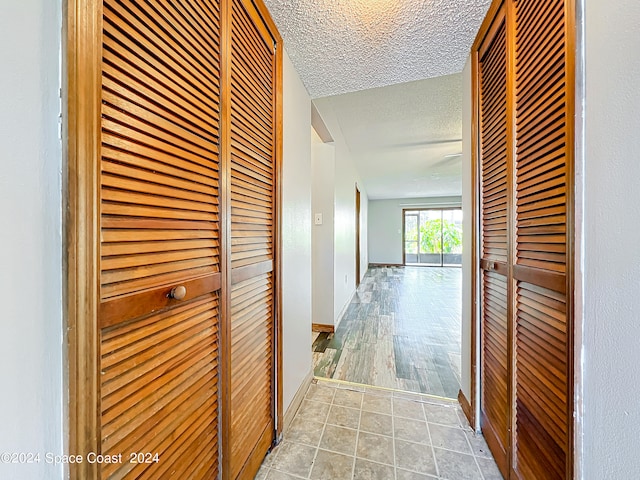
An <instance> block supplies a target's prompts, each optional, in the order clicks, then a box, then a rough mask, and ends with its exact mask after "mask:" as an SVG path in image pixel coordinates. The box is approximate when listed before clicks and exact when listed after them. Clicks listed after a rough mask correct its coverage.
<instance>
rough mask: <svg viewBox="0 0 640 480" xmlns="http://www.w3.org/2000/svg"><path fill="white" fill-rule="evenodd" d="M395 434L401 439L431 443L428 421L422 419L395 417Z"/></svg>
mask: <svg viewBox="0 0 640 480" xmlns="http://www.w3.org/2000/svg"><path fill="white" fill-rule="evenodd" d="M393 435H394V437H395V438H398V439H400V440H407V441H409V442H415V443H424V444H427V445H430V444H431V439H430V438H429V429H428V428H427V422H424V421H420V420H413V419H410V418H402V417H395V418H394V420H393Z"/></svg>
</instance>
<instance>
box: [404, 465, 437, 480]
mask: <svg viewBox="0 0 640 480" xmlns="http://www.w3.org/2000/svg"><path fill="white" fill-rule="evenodd" d="M434 478H438V477H435V476H433V475H425V474H424V473H417V472H410V471H409V470H402V469H401V468H396V480H433V479H434Z"/></svg>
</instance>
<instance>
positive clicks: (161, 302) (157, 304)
mask: <svg viewBox="0 0 640 480" xmlns="http://www.w3.org/2000/svg"><path fill="white" fill-rule="evenodd" d="M182 285H184V286H185V287H186V288H187V296H186V297H185V298H184V299H183V300H175V299H172V298H169V293H170V292H171V289H172V288H173V286H171V287H161V288H158V289H155V290H152V291H146V292H140V293H137V294H132V295H129V296H128V297H127V299H126V301H123V299H122V298H118V297H116V298H112V299H110V300H108V301H106V302H102V303H101V304H100V328H106V327H110V326H113V325H116V324H117V323H120V322H125V321H127V320H128V319H131V318H135V317H137V316H140V315H141V314H143V313H145V312H156V311H159V310H162V309H165V308H170V307H171V306H173V305H175V304H176V303H179V302H185V301H188V300H190V299H192V298H196V297H198V296H200V295H203V294H205V293H210V292H214V291H216V290H219V289H220V274H219V273H214V274H212V275H209V276H207V277H204V278H200V279H194V280H189V281H186V282H183V283H182Z"/></svg>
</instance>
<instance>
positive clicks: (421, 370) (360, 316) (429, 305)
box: [312, 267, 462, 398]
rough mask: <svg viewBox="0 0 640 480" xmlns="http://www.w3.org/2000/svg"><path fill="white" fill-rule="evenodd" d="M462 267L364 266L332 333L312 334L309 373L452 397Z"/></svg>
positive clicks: (457, 372) (457, 386)
mask: <svg viewBox="0 0 640 480" xmlns="http://www.w3.org/2000/svg"><path fill="white" fill-rule="evenodd" d="M461 302H462V271H461V269H459V268H435V267H371V268H369V270H368V271H367V274H366V275H365V277H364V279H363V281H362V283H361V284H360V286H359V287H358V289H357V291H356V294H355V295H354V296H353V299H352V300H351V303H350V304H349V306H348V308H347V310H346V312H345V313H344V315H343V317H342V319H341V320H340V323H339V324H338V327H337V328H336V332H335V333H334V334H327V333H323V334H320V335H318V336H317V337H316V338H315V339H314V343H313V347H312V348H313V359H314V374H315V375H316V376H317V377H324V378H333V379H338V380H345V381H349V382H355V383H362V384H366V385H375V386H379V387H387V388H394V389H398V390H406V391H411V392H419V393H428V394H431V395H438V396H442V397H448V398H457V396H458V391H459V389H460V362H461V357H460V348H461V346H460V338H461V335H460V325H461V311H462V306H461V305H462V303H461Z"/></svg>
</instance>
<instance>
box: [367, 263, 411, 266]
mask: <svg viewBox="0 0 640 480" xmlns="http://www.w3.org/2000/svg"><path fill="white" fill-rule="evenodd" d="M369 267H404V265H403V264H402V263H370V264H369Z"/></svg>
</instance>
